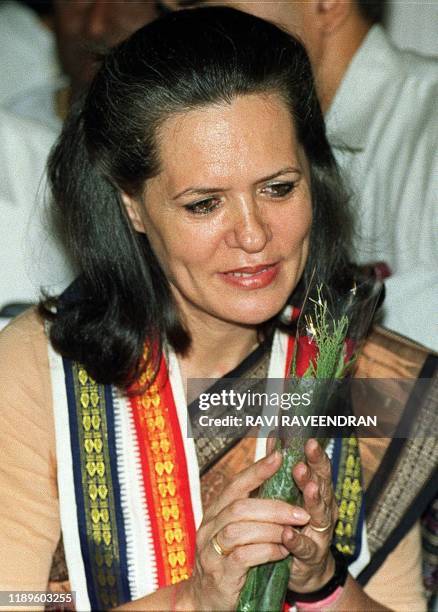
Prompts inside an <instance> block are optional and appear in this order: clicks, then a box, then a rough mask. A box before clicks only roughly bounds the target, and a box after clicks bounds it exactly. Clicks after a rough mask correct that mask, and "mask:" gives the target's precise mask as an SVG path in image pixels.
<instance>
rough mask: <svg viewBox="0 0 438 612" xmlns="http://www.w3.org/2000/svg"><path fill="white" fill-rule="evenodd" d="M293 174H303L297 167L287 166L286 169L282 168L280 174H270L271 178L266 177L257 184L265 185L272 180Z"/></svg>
mask: <svg viewBox="0 0 438 612" xmlns="http://www.w3.org/2000/svg"><path fill="white" fill-rule="evenodd" d="M291 173H294V174H301V170H300V168H298V167H296V166H287V167H286V168H282V169H281V170H279V171H278V172H275V173H274V174H270V175H269V176H265V177H264V178H261V179H260V180H258V181H257V183H264V182H265V181H272V179H275V178H277V177H279V176H282V175H283V174H291Z"/></svg>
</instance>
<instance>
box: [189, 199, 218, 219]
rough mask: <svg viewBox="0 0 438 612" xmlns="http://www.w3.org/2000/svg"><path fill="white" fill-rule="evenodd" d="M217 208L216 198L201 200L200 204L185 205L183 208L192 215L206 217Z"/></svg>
mask: <svg viewBox="0 0 438 612" xmlns="http://www.w3.org/2000/svg"><path fill="white" fill-rule="evenodd" d="M218 206H219V200H218V199H217V198H208V200H201V202H194V203H193V204H186V206H184V208H185V209H186V210H188V211H189V212H191V213H192V214H194V215H208V214H209V213H211V212H213V211H214V210H216V208H217V207H218Z"/></svg>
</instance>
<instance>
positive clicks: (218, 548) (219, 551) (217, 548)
mask: <svg viewBox="0 0 438 612" xmlns="http://www.w3.org/2000/svg"><path fill="white" fill-rule="evenodd" d="M211 544H212V546H213V548H214V549H215V551H216V552H217V554H218V555H220V556H221V557H228V555H229V554H230V553H231V552H232V550H227V549H226V548H223V547H222V546H221V545H220V544H219V542H218V540H217V533H216V534H215V535H214V536H213V537H212V538H211Z"/></svg>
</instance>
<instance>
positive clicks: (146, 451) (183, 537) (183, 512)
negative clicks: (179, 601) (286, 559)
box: [131, 358, 196, 587]
mask: <svg viewBox="0 0 438 612" xmlns="http://www.w3.org/2000/svg"><path fill="white" fill-rule="evenodd" d="M152 375H153V372H152V370H151V369H150V368H148V369H147V371H146V373H145V374H144V375H143V376H142V377H141V379H140V381H139V388H140V389H141V388H142V387H144V386H147V387H148V388H147V390H146V391H145V392H144V393H143V394H142V395H134V396H132V397H131V408H132V411H133V416H134V422H135V426H136V430H137V436H138V439H139V441H140V455H141V461H142V472H143V481H144V487H145V491H146V499H147V505H148V508H149V515H150V518H151V523H152V534H153V538H154V548H155V555H156V560H157V570H158V583H159V587H162V586H166V585H169V584H175V583H177V582H180V581H181V580H185V579H187V578H188V577H189V575H190V573H191V568H192V567H193V560H194V552H195V540H196V531H195V524H194V517H193V510H192V504H191V497H190V486H189V476H188V470H187V464H186V460H185V452H184V444H183V440H182V437H181V431H180V427H179V422H178V416H177V413H176V407H175V402H174V399H173V395H172V390H171V388H170V381H169V378H168V375H167V369H166V363H165V360H164V358H162V360H161V365H160V370H159V373H158V376H157V379H156V380H155V382H154V383H153V384H152V385H150V386H149V384H148V383H149V381H150V380H151V378H152Z"/></svg>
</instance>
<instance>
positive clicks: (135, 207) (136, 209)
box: [122, 193, 146, 234]
mask: <svg viewBox="0 0 438 612" xmlns="http://www.w3.org/2000/svg"><path fill="white" fill-rule="evenodd" d="M122 200H123V204H124V206H125V210H126V213H127V215H128V217H129V219H130V220H131V223H132V226H133V228H134V229H135V230H136V231H137V232H141V233H143V234H145V233H146V232H145V228H144V223H143V219H142V216H141V211H140V206H141V204H140V203H139V202H138V200H135V199H134V198H132V197H131V196H129V195H128V194H127V193H122Z"/></svg>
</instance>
